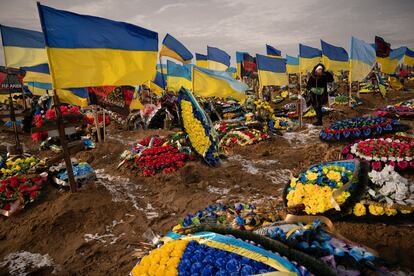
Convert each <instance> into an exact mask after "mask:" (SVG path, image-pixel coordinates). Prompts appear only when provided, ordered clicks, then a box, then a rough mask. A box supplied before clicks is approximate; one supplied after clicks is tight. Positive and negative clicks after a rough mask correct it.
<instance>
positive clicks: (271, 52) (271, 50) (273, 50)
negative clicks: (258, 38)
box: [266, 44, 282, 58]
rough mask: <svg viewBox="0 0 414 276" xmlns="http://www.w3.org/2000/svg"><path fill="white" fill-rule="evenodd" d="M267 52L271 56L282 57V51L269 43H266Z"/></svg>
mask: <svg viewBox="0 0 414 276" xmlns="http://www.w3.org/2000/svg"><path fill="white" fill-rule="evenodd" d="M266 53H267V55H268V56H270V57H277V58H281V57H282V52H281V51H280V50H278V49H276V48H274V47H272V46H270V45H268V44H266Z"/></svg>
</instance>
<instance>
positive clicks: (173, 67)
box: [167, 60, 192, 92]
mask: <svg viewBox="0 0 414 276" xmlns="http://www.w3.org/2000/svg"><path fill="white" fill-rule="evenodd" d="M191 86H192V84H191V66H190V65H189V64H188V65H180V64H177V63H175V62H172V61H170V60H168V61H167V88H168V89H169V90H171V91H174V92H178V91H180V89H181V87H184V88H186V89H191Z"/></svg>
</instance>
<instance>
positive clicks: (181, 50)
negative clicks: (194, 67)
mask: <svg viewBox="0 0 414 276" xmlns="http://www.w3.org/2000/svg"><path fill="white" fill-rule="evenodd" d="M160 56H165V57H170V58H173V59H176V60H178V61H181V62H182V63H191V60H192V59H193V54H192V53H191V52H190V51H189V50H188V49H187V48H186V47H185V46H184V45H183V44H182V43H181V42H180V41H178V40H177V39H175V38H174V37H173V36H172V35H170V34H167V35H166V36H165V38H164V40H163V41H162V47H161V51H160Z"/></svg>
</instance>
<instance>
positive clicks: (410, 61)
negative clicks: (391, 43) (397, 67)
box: [403, 55, 414, 66]
mask: <svg viewBox="0 0 414 276" xmlns="http://www.w3.org/2000/svg"><path fill="white" fill-rule="evenodd" d="M403 63H404V64H407V65H408V66H414V57H410V56H407V55H404V58H403Z"/></svg>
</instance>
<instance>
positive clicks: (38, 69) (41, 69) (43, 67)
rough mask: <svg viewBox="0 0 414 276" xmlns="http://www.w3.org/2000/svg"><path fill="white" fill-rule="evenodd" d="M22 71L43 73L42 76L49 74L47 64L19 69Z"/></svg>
mask: <svg viewBox="0 0 414 276" xmlns="http://www.w3.org/2000/svg"><path fill="white" fill-rule="evenodd" d="M21 69H22V70H24V71H30V72H36V73H43V74H50V71H49V64H47V63H43V64H39V65H35V66H30V67H21Z"/></svg>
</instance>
